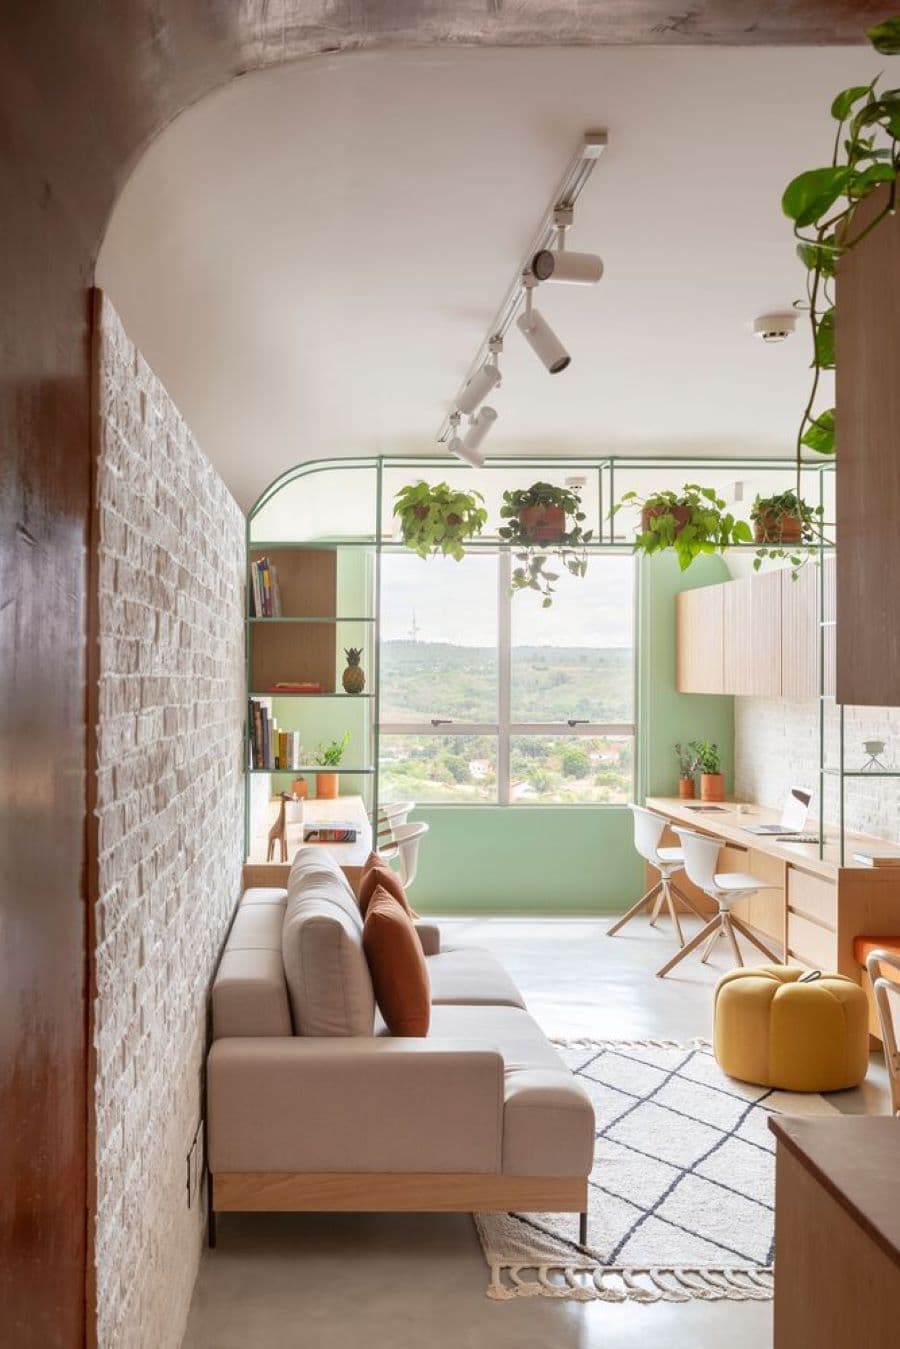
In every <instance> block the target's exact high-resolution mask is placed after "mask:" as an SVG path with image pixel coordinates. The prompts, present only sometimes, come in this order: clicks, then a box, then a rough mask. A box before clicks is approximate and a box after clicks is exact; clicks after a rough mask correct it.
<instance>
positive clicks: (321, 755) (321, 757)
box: [315, 731, 350, 801]
mask: <svg viewBox="0 0 900 1349" xmlns="http://www.w3.org/2000/svg"><path fill="white" fill-rule="evenodd" d="M349 744H350V732H349V731H345V732H344V734H343V735H342V736H341V738H340V740H329V741H328V742H327V743H324V744H319V745H317V746H316V751H315V762H316V764H317V765H318V766H320V767H322V768H338V767H339V765H340V762H341V760H342V759H343V757H344V750H345V749H346V748H347V746H348V745H349ZM338 794H339V793H338V775H337V773H317V774H316V796H317V797H319V799H320V800H323V801H333V800H334V799H335V797H336V796H338Z"/></svg>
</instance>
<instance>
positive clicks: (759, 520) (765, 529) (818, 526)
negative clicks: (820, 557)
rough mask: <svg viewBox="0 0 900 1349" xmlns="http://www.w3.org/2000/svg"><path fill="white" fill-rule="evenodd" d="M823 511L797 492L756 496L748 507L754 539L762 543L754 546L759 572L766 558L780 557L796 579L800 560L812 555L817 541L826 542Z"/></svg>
mask: <svg viewBox="0 0 900 1349" xmlns="http://www.w3.org/2000/svg"><path fill="white" fill-rule="evenodd" d="M823 514H824V511H823V508H822V507H821V506H807V504H806V502H805V501H804V500H803V498H802V497H798V496H797V494H796V492H779V493H778V494H777V495H775V496H769V497H759V496H758V497H757V498H756V500H755V501H754V503H753V506H752V507H751V510H750V519H751V520H752V521H753V536H754V539H755V541H756V542H757V543H759V544H762V545H764V546H763V547H761V548H758V549H757V553H756V557H755V559H754V562H753V567H754V570H756V571H759V569H760V567H761V565H762V560H763V558H765V557H770V558H783V559H784V560H786V561H788V562H790V564H791V568H792V575H793V578H794V580H795V581H796V579H797V576H798V575H799V569H800V567H802V565H803V563H804V562H805V561H807V559H808V558H810V557H814V556H815V554H816V551H817V549H818V546H819V544H820V543H826V542H827V540H826V538H825V535H824V526H823V523H822V516H823Z"/></svg>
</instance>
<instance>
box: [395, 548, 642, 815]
mask: <svg viewBox="0 0 900 1349" xmlns="http://www.w3.org/2000/svg"><path fill="white" fill-rule="evenodd" d="M508 584H509V557H508V555H507V554H505V553H499V554H485V553H471V554H468V555H467V556H466V557H465V558H464V559H463V561H462V562H454V561H452V560H451V559H444V558H429V559H428V561H427V562H423V561H422V560H421V558H418V557H415V556H413V555H412V554H410V553H388V554H386V555H385V556H384V558H383V560H382V583H381V594H382V600H381V681H380V682H381V723H380V726H381V736H380V756H379V757H380V763H379V772H380V783H379V795H380V798H381V799H382V800H391V799H394V800H400V799H407V798H412V799H414V800H416V801H420V802H459V803H471V802H480V803H483V804H490V805H496V804H498V803H499V804H501V805H514V806H526V805H548V804H550V805H559V804H567V803H573V804H579V803H581V804H589V803H595V804H618V803H620V802H624V801H629V800H631V799H632V796H633V774H634V766H633V765H634V563H633V560H632V558H631V556H630V555H629V556H620V555H617V554H611V555H610V554H606V555H602V556H597V555H594V556H593V557H591V559H590V563H589V566H588V572H587V576H585V577H583V578H579V579H575V578H573V577H570V576H568V574H564V575H563V576H561V578H560V580H559V582H558V587H557V594H556V598H555V599H554V602H553V606H552V608H549V609H543V608H541V604H540V598H539V597H538V596H537V595H533V594H532V593H530V592H527V591H526V592H520V593H517V594H516V595H514V596H510V595H509V593H508Z"/></svg>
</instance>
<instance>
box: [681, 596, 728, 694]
mask: <svg viewBox="0 0 900 1349" xmlns="http://www.w3.org/2000/svg"><path fill="white" fill-rule="evenodd" d="M726 588H727V587H726V586H724V585H715V586H700V587H699V588H698V589H697V590H682V591H681V593H680V594H679V595H678V596H677V597H676V615H677V618H676V622H677V632H678V642H677V647H678V655H677V675H676V682H677V686H678V688H679V689H680V690H681V691H682V692H683V693H724V692H725V672H724V669H723V653H724V641H723V631H722V618H723V606H724V602H725V590H726Z"/></svg>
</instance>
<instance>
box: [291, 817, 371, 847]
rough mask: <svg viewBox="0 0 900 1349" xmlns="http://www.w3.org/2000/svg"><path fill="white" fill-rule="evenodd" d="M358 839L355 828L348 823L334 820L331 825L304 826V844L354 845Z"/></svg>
mask: <svg viewBox="0 0 900 1349" xmlns="http://www.w3.org/2000/svg"><path fill="white" fill-rule="evenodd" d="M358 837H359V830H358V828H357V826H356V825H355V824H354V823H353V822H352V821H348V822H347V823H346V824H344V823H343V822H342V821H340V820H334V821H333V822H332V823H331V824H305V825H304V826H303V842H304V843H355V842H356V840H357V838H358Z"/></svg>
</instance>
